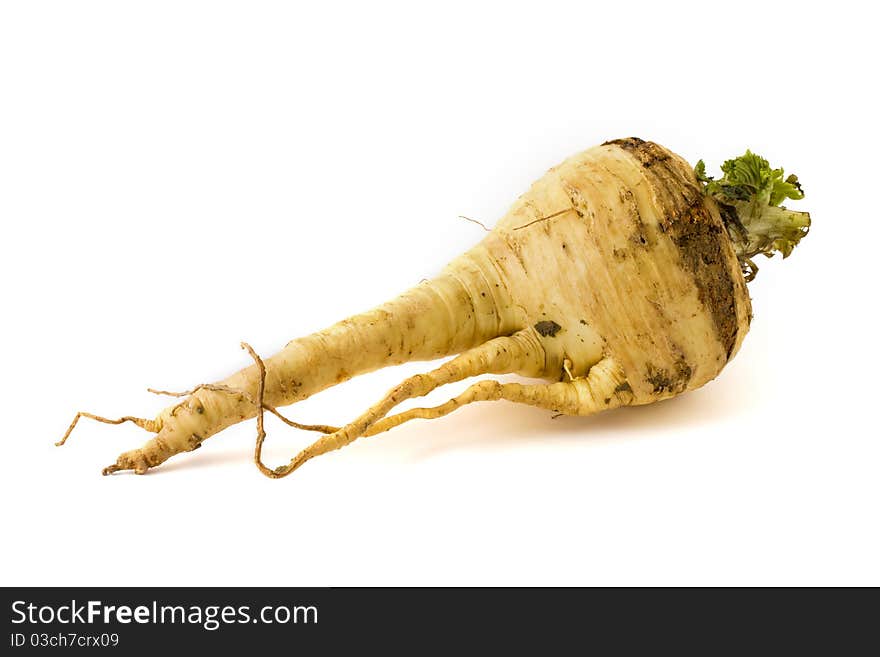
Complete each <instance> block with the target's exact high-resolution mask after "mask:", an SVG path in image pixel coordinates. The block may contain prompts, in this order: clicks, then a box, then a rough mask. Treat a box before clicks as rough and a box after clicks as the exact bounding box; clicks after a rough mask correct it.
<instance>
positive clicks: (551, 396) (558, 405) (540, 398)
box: [257, 338, 633, 479]
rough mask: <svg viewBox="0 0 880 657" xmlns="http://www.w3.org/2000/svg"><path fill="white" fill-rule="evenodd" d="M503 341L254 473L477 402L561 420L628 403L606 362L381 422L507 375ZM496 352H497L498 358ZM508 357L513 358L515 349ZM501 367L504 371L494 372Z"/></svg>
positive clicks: (617, 374)
mask: <svg viewBox="0 0 880 657" xmlns="http://www.w3.org/2000/svg"><path fill="white" fill-rule="evenodd" d="M509 339H510V338H498V339H497V340H493V341H491V343H486V345H483V347H480V348H478V349H475V350H473V351H472V352H467V353H465V354H462V356H459V357H458V358H456V359H453V360H452V361H450V362H449V363H447V364H446V365H444V366H442V367H440V368H438V369H436V370H434V371H433V372H430V373H428V374H425V375H416V376H415V377H411V378H410V379H407V380H406V381H404V382H403V383H402V384H400V385H399V386H397V387H396V388H394V389H393V390H392V391H391V392H390V393H389V394H388V395H386V397H385V398H384V399H383V400H382V401H380V402H379V403H378V404H376V405H375V406H374V407H373V408H372V409H370V410H369V411H367V413H365V414H364V415H362V416H361V417H360V418H358V420H356V421H355V422H353V423H351V424H349V425H347V426H346V427H343V428H342V429H341V430H340V431H338V432H335V433H334V434H330V435H326V436H323V437H322V438H320V439H319V440H317V441H316V442H315V443H313V444H312V445H310V446H309V447H307V448H306V449H304V450H302V451H301V452H300V453H299V454H297V455H296V457H294V458H293V460H291V461H290V463H288V464H287V465H285V466H282V467H280V468H276V469H274V470H270V469H269V468H267V467H266V466H265V465H263V464H262V462H258V466H259V467H260V471H261V472H262V473H263V474H265V475H267V476H269V477H272V478H274V479H277V478H280V477H285V476H287V475H289V474H290V473H291V472H293V471H294V470H296V469H297V468H298V467H300V466H301V465H302V464H303V463H305V462H306V461H308V460H310V459H312V458H314V457H315V456H319V455H321V454H325V453H326V452H329V451H331V450H334V449H339V448H340V447H343V446H345V445H347V444H349V443H351V442H353V441H354V440H356V439H357V438H359V437H362V436H374V435H376V434H379V433H382V432H385V431H388V430H389V429H392V428H394V427H396V426H399V425H401V424H403V423H404V422H408V421H409V420H414V419H417V418H422V419H429V420H430V419H435V418H439V417H443V416H444V415H448V414H449V413H451V412H453V411H455V410H457V409H459V408H461V407H463V406H466V405H467V404H471V403H474V402H479V401H496V400H506V401H510V402H514V403H519V404H527V405H529V406H536V407H538V408H543V409H546V410H552V411H557V412H559V413H560V414H564V415H591V414H593V413H596V412H598V411H601V410H605V409H610V408H616V407H619V406H625V405H627V404H629V403H631V402H632V399H633V394H632V390H631V389H630V388H629V386H627V385H624V379H623V374H622V372H621V370H620V368H619V367H618V366H617V365H616V363H615V362H614V361H613V360H611V359H608V358H606V359H603V360H602V361H600V362H599V363H596V364H595V365H594V366H593V367H591V368H590V371H589V374H588V375H587V376H585V377H578V378H572V379H571V380H570V381H566V382H560V383H546V384H522V383H501V382H499V381H495V380H486V381H479V382H477V383H475V384H473V385H472V386H470V387H469V388H468V389H467V390H465V391H464V392H463V393H462V394H460V395H458V396H457V397H454V398H452V399H450V400H449V401H448V402H446V403H444V404H441V405H439V406H435V407H431V408H414V409H410V410H408V411H404V412H403V413H399V414H397V415H392V416H390V417H384V415H385V413H387V411H388V409H390V408H391V407H393V406H394V405H396V404H398V403H400V402H401V401H403V399H406V398H410V397H415V396H420V395H425V394H427V393H428V392H430V391H431V390H433V389H434V388H436V387H438V386H439V385H442V384H443V383H450V382H452V381H455V380H461V379H463V378H466V377H467V376H473V375H476V374H485V373H487V372H490V371H495V370H493V369H492V367H494V368H495V369H496V370H497V369H503V370H510V368H511V367H512V365H515V364H516V362H517V361H516V358H514V360H513V361H504V359H503V358H500V353H504V354H509V353H510V349H511V347H512V345H511V344H509V343H507V342H504V341H506V340H509ZM492 343H494V344H492ZM498 347H501V351H500V352H499V351H498V349H497V348H498ZM478 350H482V352H483V353H482V356H485V355H486V353H494V356H495V358H494V360H493V359H490V360H489V361H488V363H486V362H485V361H483V360H482V358H479V357H478V354H477V353H475V352H478ZM493 350H494V351H493ZM514 352H515V353H516V349H514ZM519 355H520V357H522V352H519ZM456 361H458V362H456ZM479 362H482V363H483V366H482V367H481V368H480V367H477V366H476V364H477V363H479ZM502 364H503V365H504V367H500V366H501V365H502ZM520 364H522V361H520ZM487 365H488V366H487ZM478 370H479V371H478ZM496 373H498V372H496ZM426 381H427V383H426ZM258 427H259V428H258V439H257V440H258V445H260V446H262V441H263V438H265V432H264V431H263V429H262V424H261V423H259V424H258Z"/></svg>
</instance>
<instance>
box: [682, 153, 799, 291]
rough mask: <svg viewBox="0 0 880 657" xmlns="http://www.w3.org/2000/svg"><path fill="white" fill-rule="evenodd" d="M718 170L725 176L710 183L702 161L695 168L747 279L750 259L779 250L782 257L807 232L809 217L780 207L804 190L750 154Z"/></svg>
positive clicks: (752, 272) (752, 274) (750, 271)
mask: <svg viewBox="0 0 880 657" xmlns="http://www.w3.org/2000/svg"><path fill="white" fill-rule="evenodd" d="M721 172H722V173H723V174H724V175H723V176H722V177H721V178H720V179H718V180H715V179H714V178H712V177H711V176H708V175H706V165H705V163H704V162H703V161H702V160H700V161H699V162H697V166H696V167H694V173H695V174H696V177H697V180H699V181H700V182H701V183H703V185H704V190H705V192H706V194H708V195H710V196H712V197H713V198H714V199H715V201H716V202H717V203H718V206H719V208H720V209H721V214H722V217H723V218H724V221H725V224H726V225H727V230H728V233H729V234H730V238H731V240H732V241H733V245H734V248H735V249H736V252H737V255H738V256H739V259H740V263H741V264H742V268H743V273H744V274H745V276H746V280H748V281H751V280H752V279H753V278H754V277H755V274H756V273H757V271H758V268H757V266H755V263H754V262H752V258H753V257H754V256H756V255H758V254H759V253H762V254H764V255H765V256H767V257H768V258H769V257H771V256H772V255H773V254H774V253H776V252H777V251H778V252H780V253H781V254H782V257H783V258H787V257H788V256H789V255H790V254H791V252H792V250H793V249H794V247H795V246H797V244H798V242H800V240H801V238H802V237H803V236H804V235H806V234H807V233H808V232H809V229H810V215H809V214H808V213H806V212H796V211H794V210H787V209H786V208H785V207H783V206H781V205H780V204H781V203H782V202H783V201H784V200H786V199H791V200H793V201H799V200H800V199H802V198H803V197H804V191H803V189H802V188H801V185H800V183H799V182H798V179H797V176H795V175H794V174H791V175H789V176H788V177H785V172H784V171H783V170H782V169H781V168H780V169H773V168H771V167H770V163H769V162H767V160H765V159H764V158H763V157H761V156H760V155H756V154H755V153H752V152H751V151H749V150H747V151H746V152H745V155H741V156H740V157H737V158H735V159H732V160H727V161H726V162H725V163H724V164H722V165H721Z"/></svg>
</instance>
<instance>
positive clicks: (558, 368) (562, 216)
mask: <svg viewBox="0 0 880 657" xmlns="http://www.w3.org/2000/svg"><path fill="white" fill-rule="evenodd" d="M722 169H723V171H724V174H725V175H724V177H723V178H722V179H721V180H718V181H715V180H712V179H710V178H708V177H707V176H706V174H705V167H704V166H703V165H702V162H700V163H699V164H698V166H697V168H696V173H695V171H694V169H692V168H691V167H690V166H689V165H688V164H687V163H686V162H685V161H684V160H682V159H681V158H679V157H678V156H676V155H674V154H672V153H671V152H669V151H668V150H666V149H664V148H662V147H660V146H658V145H657V144H654V143H651V142H645V141H642V140H640V139H635V138H630V139H620V140H615V141H611V142H607V143H605V144H603V145H601V146H597V147H595V148H591V149H589V150H587V151H585V152H583V153H580V154H578V155H575V156H574V157H571V158H569V159H568V160H566V161H565V162H563V163H562V164H560V165H559V166H557V167H554V168H553V169H551V170H550V171H548V172H547V174H546V175H544V176H543V177H542V178H541V179H540V180H538V181H537V182H535V183H534V184H533V185H532V187H531V189H530V190H529V191H528V192H527V193H526V194H524V195H523V196H521V197H520V198H519V199H518V200H517V201H516V203H515V204H514V205H513V207H512V208H511V209H510V211H509V212H508V213H507V215H506V216H505V217H504V218H503V219H501V220H500V221H499V222H498V224H497V225H496V226H495V228H494V229H493V230H492V231H491V232H490V233H489V234H487V235H486V237H485V239H483V240H482V241H481V242H480V243H479V244H477V245H476V246H475V247H474V248H472V249H471V250H470V251H468V252H467V253H465V254H464V255H462V256H461V257H459V258H458V259H456V260H455V261H453V262H452V263H450V264H449V265H448V266H447V267H446V268H445V269H444V270H443V272H442V273H441V274H440V275H439V276H438V277H437V278H435V279H434V280H431V281H428V282H424V283H422V284H421V285H419V286H417V287H415V288H414V289H412V290H410V291H408V292H406V293H404V294H403V295H402V296H400V297H398V298H397V299H395V300H393V301H391V302H389V303H386V304H385V305H383V306H381V307H379V308H377V309H375V310H372V311H369V312H366V313H363V314H360V315H355V316H354V317H351V318H349V319H346V320H344V321H342V322H340V323H338V324H336V325H334V326H331V327H329V328H327V329H325V330H323V331H320V332H318V333H315V334H313V335H310V336H306V337H303V338H299V339H297V340H293V341H292V342H290V343H289V344H288V345H287V346H286V347H285V348H284V349H283V350H282V351H281V352H279V353H278V354H276V355H275V356H273V357H271V358H269V359H267V360H266V362H265V363H263V361H262V360H261V359H259V357H257V356H256V354H254V353H253V352H252V350H250V348H249V347H247V348H248V350H249V351H250V352H251V355H252V356H253V357H254V358H255V361H256V362H255V363H254V365H252V366H250V367H248V368H246V369H243V370H241V371H240V372H238V373H236V374H233V375H232V376H230V377H229V378H227V379H225V380H223V381H221V382H218V383H215V384H211V385H205V386H200V387H199V388H197V389H196V390H194V391H192V393H191V394H189V395H188V396H187V397H186V398H185V399H184V400H183V401H181V402H180V403H177V404H175V405H173V406H171V407H169V408H168V409H166V410H165V411H163V412H162V413H160V414H159V416H158V417H157V418H155V419H154V420H144V419H140V418H132V417H125V418H120V419H119V420H107V419H106V418H100V417H98V416H93V415H90V414H78V415H77V417H76V418H75V419H74V422H73V423H72V424H71V427H70V429H68V433H67V434H65V437H64V438H63V439H62V441H61V442H62V443H63V442H64V440H66V439H67V437H68V436H69V434H70V431H71V430H72V429H73V426H74V425H75V424H76V421H77V420H78V419H79V417H80V416H81V415H86V416H88V417H92V418H94V419H99V420H101V421H107V422H113V423H120V422H123V421H127V420H128V421H133V422H136V423H137V424H139V425H140V426H142V427H143V428H145V429H147V430H149V431H153V432H154V433H156V435H155V436H154V437H153V438H152V439H151V440H150V441H148V442H147V444H146V445H144V446H143V447H141V448H139V449H135V450H133V451H129V452H125V453H123V454H122V455H121V456H119V458H118V459H117V461H116V463H115V464H113V465H111V466H109V467H107V468H105V470H104V473H105V474H107V473H111V472H116V471H118V470H134V471H135V472H136V473H139V474H142V473H144V472H146V471H147V470H148V469H149V468H152V467H155V466H157V465H159V464H160V463H163V462H164V461H166V460H167V459H168V458H170V457H172V456H174V455H175V454H178V453H180V452H187V451H192V450H194V449H196V448H198V447H200V446H201V445H202V443H203V442H204V441H205V440H206V439H207V438H209V437H210V436H212V435H214V434H216V433H217V432H219V431H221V430H222V429H224V428H226V427H228V426H230V425H232V424H235V423H237V422H241V421H242V420H246V419H248V418H253V417H255V416H258V418H259V426H260V430H259V438H258V442H257V449H256V453H255V460H256V461H257V464H258V465H259V467H260V469H261V471H262V472H264V474H266V475H268V476H270V477H282V476H285V475H287V474H289V473H290V472H292V471H293V470H295V469H296V468H297V467H299V466H300V465H302V464H303V463H304V462H305V461H307V460H309V459H310V458H312V457H314V456H317V455H319V454H323V453H326V452H328V451H331V450H334V449H338V448H340V447H342V446H344V445H347V444H349V443H351V442H352V441H353V440H356V439H357V438H359V437H361V436H364V435H374V434H376V433H380V432H382V431H385V430H387V429H390V428H392V427H394V426H397V425H399V424H401V423H402V422H405V421H407V420H410V419H413V418H435V417H440V416H442V415H445V414H447V413H449V412H451V411H453V410H455V409H456V408H460V407H461V406H462V405H465V404H468V403H471V402H474V401H486V400H507V401H513V402H519V403H524V404H530V405H532V406H536V407H539V408H543V409H547V410H552V411H554V412H559V413H565V414H569V415H589V414H592V413H595V412H598V411H602V410H607V409H611V408H615V407H618V406H623V405H637V404H648V403H651V402H654V401H658V400H661V399H666V398H669V397H672V396H674V395H678V394H680V393H682V392H685V391H687V390H693V389H695V388H698V387H700V386H702V385H703V384H705V383H706V382H707V381H709V380H711V379H713V378H714V377H715V376H716V375H717V374H718V373H719V372H720V371H721V369H722V368H723V367H724V365H725V364H726V363H727V362H728V361H729V360H730V359H731V358H732V357H733V355H734V354H735V353H736V351H737V349H738V348H739V346H740V344H741V343H742V340H743V338H744V337H745V334H746V332H747V331H748V328H749V322H750V320H751V306H750V302H749V295H748V292H747V289H746V279H747V277H753V275H754V272H755V271H756V268H755V266H754V262H753V261H752V258H753V257H754V256H755V255H756V254H758V253H764V254H765V255H772V254H773V253H774V252H775V251H781V252H782V253H783V256H787V255H788V254H789V253H790V252H791V249H792V248H793V246H794V245H796V244H797V242H798V241H799V240H800V238H801V237H802V236H803V235H804V234H806V232H807V229H808V227H809V215H808V214H806V213H801V212H792V211H789V210H785V209H784V208H781V207H779V203H780V202H781V201H782V200H784V199H785V198H795V199H797V198H801V197H802V196H803V194H802V192H801V190H800V186H799V185H798V183H797V179H796V178H794V177H793V176H790V177H789V178H787V179H785V180H783V178H782V171H781V170H773V169H770V167H769V165H768V164H767V162H766V161H765V160H762V159H761V158H758V157H757V156H755V155H753V154H751V153H749V152H747V153H746V155H744V156H742V157H741V158H736V159H735V160H730V161H728V162H727V163H725V165H724V166H723V167H722ZM456 354H457V356H456V357H455V358H453V359H452V360H450V361H448V362H446V363H444V364H443V365H441V366H440V367H438V368H437V369H435V370H433V371H431V372H429V373H427V374H423V375H417V376H414V377H411V378H409V379H407V380H406V381H404V382H403V383H401V384H400V385H398V386H396V387H395V388H394V389H392V390H391V391H390V392H388V394H386V395H385V397H383V398H382V399H381V400H380V401H379V402H378V403H376V404H375V405H374V406H372V407H371V408H369V409H368V410H367V411H366V412H365V413H364V414H362V415H361V416H360V417H358V418H356V419H355V420H354V421H352V422H351V423H349V424H347V425H345V426H343V427H341V428H338V429H337V428H336V427H320V426H319V427H305V428H311V429H317V430H319V431H321V432H322V433H324V435H323V436H322V437H321V438H320V439H319V440H317V441H316V442H315V443H314V444H313V445H311V446H310V447H308V448H306V449H305V450H303V451H302V452H301V453H300V454H299V455H297V456H296V457H295V458H294V459H293V460H291V461H290V463H288V464H286V465H283V466H281V467H278V468H274V469H271V468H268V467H266V466H264V465H263V464H262V460H261V448H262V440H263V437H264V436H265V434H264V432H263V430H262V412H263V409H267V410H270V411H271V412H275V413H277V410H276V407H279V406H286V405H289V404H293V403H295V402H297V401H300V400H303V399H305V398H307V397H309V396H310V395H313V394H315V393H317V392H320V391H321V390H324V389H326V388H328V387H329V386H333V385H335V384H337V383H340V382H342V381H345V380H347V379H349V378H350V377H353V376H356V375H358V374H361V373H364V372H369V371H371V370H375V369H377V368H381V367H384V366H387V365H393V364H399V363H404V362H407V361H412V360H431V359H436V358H440V357H444V356H450V355H456ZM486 373H495V374H502V373H518V374H522V375H525V376H528V377H537V378H543V379H546V380H548V383H546V384H520V383H505V384H502V383H499V382H496V381H491V380H488V381H482V382H479V383H476V384H475V385H473V386H472V387H471V388H469V389H468V390H467V391H466V392H464V393H463V394H461V395H459V396H458V397H456V398H454V399H452V400H450V401H449V402H447V403H446V404H443V405H441V406H438V407H435V408H418V409H412V410H410V411H407V412H404V413H401V414H399V415H391V416H389V415H388V414H389V413H390V412H391V411H392V409H393V408H394V407H395V406H397V405H398V404H400V403H401V402H402V401H404V400H406V399H410V398H413V397H419V396H422V395H426V394H427V393H429V392H430V391H432V390H434V389H435V388H437V387H439V386H442V385H444V384H446V383H450V382H453V381H460V380H463V379H466V378H469V377H472V376H476V375H481V374H486ZM293 424H294V425H295V423H293ZM295 426H301V425H295Z"/></svg>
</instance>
